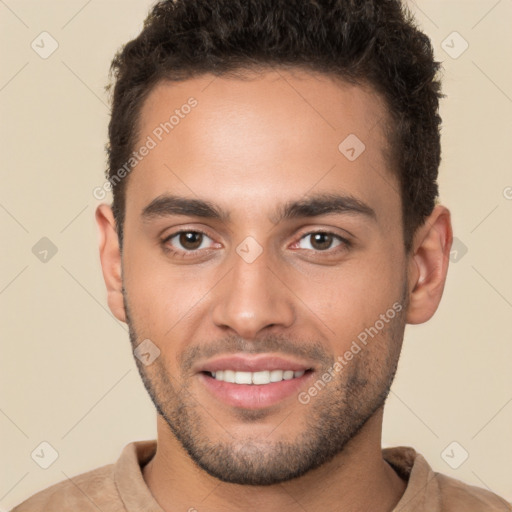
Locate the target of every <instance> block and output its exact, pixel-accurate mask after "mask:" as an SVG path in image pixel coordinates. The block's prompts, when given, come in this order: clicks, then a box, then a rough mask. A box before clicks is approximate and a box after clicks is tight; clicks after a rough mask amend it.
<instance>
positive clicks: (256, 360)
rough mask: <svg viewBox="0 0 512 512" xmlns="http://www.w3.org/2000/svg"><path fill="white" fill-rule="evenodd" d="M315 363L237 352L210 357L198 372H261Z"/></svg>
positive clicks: (310, 367) (305, 366) (290, 368)
mask: <svg viewBox="0 0 512 512" xmlns="http://www.w3.org/2000/svg"><path fill="white" fill-rule="evenodd" d="M312 368H313V365H311V364H308V363H305V362H303V361H299V360H295V359H292V358H285V357H283V356H277V355H258V356H247V354H236V355H229V356H219V357H216V358H214V359H210V360H209V361H207V362H206V363H204V364H202V365H200V366H199V368H198V372H217V371H219V370H234V371H237V372H260V371H265V370H268V371H271V370H293V371H301V370H304V371H305V370H309V369H312Z"/></svg>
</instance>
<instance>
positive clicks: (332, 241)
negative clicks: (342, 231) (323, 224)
mask: <svg viewBox="0 0 512 512" xmlns="http://www.w3.org/2000/svg"><path fill="white" fill-rule="evenodd" d="M308 239H310V241H309V242H308ZM303 242H306V243H304V244H303ZM343 242H344V240H343V238H341V237H340V236H338V235H334V234H333V233H323V232H317V233H308V234H307V235H304V236H303V237H302V238H301V239H300V241H299V248H300V249H312V250H314V251H326V250H328V249H332V248H333V247H336V246H338V245H341V244H342V243H343Z"/></svg>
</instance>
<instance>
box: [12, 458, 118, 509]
mask: <svg viewBox="0 0 512 512" xmlns="http://www.w3.org/2000/svg"><path fill="white" fill-rule="evenodd" d="M70 510H80V512H89V511H90V512H93V511H94V512H98V510H102V512H114V511H115V512H117V511H125V508H124V506H123V503H122V501H121V498H120V496H119V493H118V492H117V489H116V485H115V481H114V464H108V465H106V466H102V467H100V468H97V469H93V470H92V471H88V472H86V473H82V474H80V475H77V476H74V477H71V478H68V479H66V480H63V481H61V482H58V483H56V484H54V485H52V486H50V487H48V488H46V489H44V490H42V491H40V492H38V493H36V494H34V495H33V496H31V497H30V498H28V499H26V500H25V501H24V502H23V503H20V504H19V505H17V506H16V507H15V508H14V509H12V510H11V512H43V511H52V512H64V511H66V512H69V511H70Z"/></svg>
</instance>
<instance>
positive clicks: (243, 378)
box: [203, 368, 313, 386]
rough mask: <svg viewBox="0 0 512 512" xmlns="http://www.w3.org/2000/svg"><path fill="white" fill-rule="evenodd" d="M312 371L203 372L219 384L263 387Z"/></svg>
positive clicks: (296, 377)
mask: <svg viewBox="0 0 512 512" xmlns="http://www.w3.org/2000/svg"><path fill="white" fill-rule="evenodd" d="M311 371H313V370H312V369H310V368H308V369H307V370H279V369H278V370H262V371H259V372H240V371H236V370H218V371H216V372H203V373H204V374H205V375H209V376H210V377H212V378H213V379H215V380H218V381H221V382H229V383H231V384H252V385H255V386H264V385H266V384H270V383H271V382H281V381H283V380H291V379H298V378H300V377H302V376H303V375H304V374H305V373H306V372H311Z"/></svg>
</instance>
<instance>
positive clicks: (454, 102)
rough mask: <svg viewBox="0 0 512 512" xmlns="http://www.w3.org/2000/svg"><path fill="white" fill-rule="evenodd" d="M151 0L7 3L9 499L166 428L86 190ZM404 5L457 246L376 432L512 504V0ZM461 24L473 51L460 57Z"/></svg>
mask: <svg viewBox="0 0 512 512" xmlns="http://www.w3.org/2000/svg"><path fill="white" fill-rule="evenodd" d="M151 3H152V2H150V1H149V0H138V1H126V0H123V1H113V0H103V1H99V0H89V1H85V0H80V1H69V0H68V1H66V2H62V1H54V2H45V1H35V0H34V1H21V0H5V1H0V16H1V27H0V44H1V47H2V48H3V49H4V50H3V56H2V66H1V67H0V108H1V118H2V123H1V148H2V149H1V157H2V165H1V167H0V168H1V192H0V225H1V228H2V240H3V246H4V250H3V251H1V253H0V254H1V256H0V257H1V275H0V312H1V313H0V314H1V325H2V338H1V339H2V352H1V358H0V385H1V396H0V439H1V441H0V442H1V447H0V449H1V453H2V462H1V469H0V509H1V508H2V507H3V508H4V509H9V508H10V507H12V506H14V505H15V504H17V503H18V502H20V501H21V500H23V499H25V498H26V497H28V496H29V495H31V494H32V493H34V492H36V491H38V490H40V489H42V488H44V487H47V486H48V485H50V484H52V483H55V482H57V481H60V480H62V479H65V478H67V477H72V476H74V475H76V474H78V473H81V472H84V471H87V470H90V469H93V468H96V467H98V466H100V465H103V464H107V463H111V462H113V461H115V460H116V459H117V457H118V455H119V453H120V451H121V449H122V447H123V446H124V445H125V444H126V443H128V442H130V441H132V440H137V439H147V438H153V437H154V436H155V413H154V410H153V407H152V404H151V402H150V400H149V398H148V397H147V395H146V392H145V390H144V388H143V386H142V383H141V382H140V380H139V376H138V373H137V370H136V367H135V364H134V362H133V357H132V355H131V353H130V349H129V342H128V335H127V329H126V327H125V326H124V325H123V324H121V323H119V322H118V321H117V320H115V319H114V317H113V316H112V315H111V313H110V312H109V311H108V308H107V305H106V297H105V290H104V284H103V281H102V277H101V273H100V266H99V259H98V251H97V234H96V227H95V224H94V220H93V219H94V216H93V213H94V208H95V206H96V205H97V204H98V201H97V200H95V199H94V197H93V195H92V190H93V188H94V187H96V186H99V185H101V184H102V183H103V169H104V167H105V154H104V144H105V142H106V140H107V123H108V119H109V110H108V106H107V97H106V95H105V93H104V91H103V86H104V85H105V84H106V83H107V72H108V68H109V64H110V60H111V58H112V56H113V54H114V52H115V50H116V49H117V48H118V47H119V46H120V45H121V44H122V43H124V42H126V41H128V40H129V39H131V38H132V37H134V36H135V35H136V34H137V33H138V32H139V30H140V29H141V27H142V21H143V19H144V17H145V14H146V12H147V9H148V7H149V6H150V5H151ZM410 6H411V8H412V10H413V11H414V12H416V13H417V19H418V22H419V24H420V25H421V27H422V28H423V29H424V30H425V31H426V32H427V33H428V34H429V36H430V37H431V38H432V41H433V44H434V46H435V49H436V53H437V57H438V59H440V60H442V61H443V62H444V68H445V71H444V75H445V84H444V91H445V93H446V94H447V96H448V97H447V99H445V100H444V102H443V106H442V115H443V118H444V128H443V164H442V168H441V177H440V185H441V200H442V202H443V203H444V204H446V205H447V206H448V207H450V209H451V211H452V215H453V224H454V231H455V236H456V237H457V239H458V240H460V242H457V244H458V254H457V256H456V258H455V259H456V260H457V261H454V262H452V264H451V265H450V270H449V277H448V281H447V285H446V289H445V294H444V298H443V301H442V303H441V306H440V309H439V311H438V313H437V314H436V316H435V317H434V318H433V319H432V320H431V321H430V322H429V323H428V324H425V325H421V326H408V327H407V329H406V341H405V348H404V351H403V354H402V358H401V361H400V366H399V373H398V376H397V378H396V381H395V383H394V385H393V389H392V391H393V392H392V394H391V396H390V398H389V400H388V405H387V409H386V411H387V412H386V416H385V428H384V440H383V442H384V445H385V446H391V445H399V444H403V445H412V446H414V447H415V448H416V449H417V450H418V451H419V452H421V453H423V454H424V455H425V456H426V458H427V460H428V461H429V462H430V463H431V465H432V466H433V467H434V469H435V470H437V471H440V472H443V473H446V474H448V475H451V476H454V477H456V478H459V479H462V480H465V481H466V482H469V483H473V484H475V485H479V486H482V487H487V488H489V489H491V490H493V491H495V492H497V493H498V494H501V495H502V496H504V497H505V498H507V499H508V500H512V372H511V364H510V363H511V360H512V321H511V320H512V271H511V267H510V262H511V261H512V258H511V252H512V241H511V239H512V237H511V235H512V229H511V228H512V172H511V165H510V160H511V159H510V149H511V145H512V141H511V138H510V136H511V133H512V130H511V124H512V123H511V121H512V69H511V67H510V64H509V62H510V55H511V54H512V51H511V50H512V32H511V30H510V26H511V21H512V1H511V0H500V1H497V0H489V1H487V0H479V1H468V0H461V1H448V0H442V1H441V0H437V1H434V0H421V1H420V0H418V2H417V3H411V4H410ZM43 31H47V32H48V33H49V34H51V36H52V37H53V38H54V39H55V40H56V41H57V42H58V45H59V47H58V49H57V50H56V51H55V52H54V53H53V54H52V55H51V56H49V57H48V58H46V59H43V58H41V57H40V56H39V54H38V53H36V52H35V51H34V50H33V49H32V48H31V43H32V41H33V40H36V43H38V41H39V45H40V46H42V43H41V42H40V41H41V37H39V38H38V36H39V34H40V33H41V32H43ZM453 31H457V32H458V33H459V34H460V35H461V36H462V37H463V38H464V40H465V41H467V43H468V44H469V47H468V48H467V50H466V51H465V52H464V53H462V54H461V55H460V56H458V57H457V58H453V57H454V56H457V54H458V53H460V51H461V50H462V49H463V48H464V46H463V45H464V41H463V40H461V39H459V38H458V36H456V35H455V36H454V35H452V32H453ZM45 37H47V36H45ZM45 41H46V43H45V48H46V49H47V50H48V49H49V48H50V42H49V39H46V40H45ZM443 41H446V42H445V43H444V47H445V48H446V49H447V51H448V52H449V53H451V54H452V56H450V55H449V54H448V53H447V52H446V51H445V50H444V49H443V46H442V45H443ZM42 50H43V49H42V48H41V49H40V50H39V51H42ZM507 187H508V188H507ZM42 237H47V238H49V239H50V240H51V241H52V242H53V244H55V246H56V248H57V253H56V254H55V255H54V256H53V257H51V258H49V257H48V261H47V262H46V263H43V262H42V261H40V260H39V259H38V258H37V257H36V256H35V255H34V254H33V252H32V248H33V246H34V245H35V244H36V243H37V242H38V241H39V240H40V239H41V238H42ZM462 244H463V245H462ZM463 246H465V247H466V248H467V253H465V254H463V253H464V251H463V250H462V249H461V248H463ZM454 256H455V255H454ZM43 441H46V442H48V443H50V444H51V445H52V446H53V447H54V449H55V450H56V451H57V452H58V455H59V456H58V458H57V460H56V461H55V462H54V463H53V464H52V465H51V466H50V467H49V468H48V469H42V468H40V467H39V466H38V465H37V464H36V463H35V462H34V460H33V459H32V458H31V453H32V452H33V450H35V449H36V448H37V447H38V446H39V445H40V443H41V442H43ZM453 441H457V442H458V443H459V445H460V447H458V446H456V447H455V449H454V451H453V452H451V449H449V450H448V453H449V454H450V455H451V456H452V458H451V460H450V462H452V464H453V461H457V460H460V457H461V456H462V453H463V452H462V450H466V451H467V452H468V453H469V458H468V459H467V460H466V461H465V462H464V463H463V464H462V465H461V466H460V467H459V468H458V469H451V468H450V466H449V465H448V464H447V462H445V459H443V457H442V456H441V454H442V452H443V450H444V449H445V448H446V447H447V446H448V445H450V443H452V442H453ZM39 450H40V448H39ZM46 453H48V450H47V452H46Z"/></svg>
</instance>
